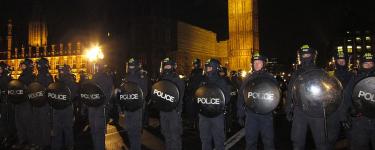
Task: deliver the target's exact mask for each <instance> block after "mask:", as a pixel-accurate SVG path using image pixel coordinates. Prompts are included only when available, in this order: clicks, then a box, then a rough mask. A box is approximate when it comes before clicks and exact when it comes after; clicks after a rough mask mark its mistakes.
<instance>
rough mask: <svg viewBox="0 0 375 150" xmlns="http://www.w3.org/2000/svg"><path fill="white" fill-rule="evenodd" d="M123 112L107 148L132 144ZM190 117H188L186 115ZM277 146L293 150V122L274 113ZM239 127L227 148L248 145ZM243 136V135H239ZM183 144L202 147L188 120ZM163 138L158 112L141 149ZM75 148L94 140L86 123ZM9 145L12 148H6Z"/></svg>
mask: <svg viewBox="0 0 375 150" xmlns="http://www.w3.org/2000/svg"><path fill="white" fill-rule="evenodd" d="M123 120H124V116H121V117H120V121H119V122H120V124H118V125H108V127H107V134H106V148H107V149H108V150H127V149H128V148H129V147H128V145H129V140H128V138H127V132H126V131H125V130H124V127H125V126H126V125H125V124H123V122H124V121H123ZM185 120H188V119H185ZM274 126H275V146H276V149H278V150H290V149H292V147H291V141H290V140H289V139H290V138H289V137H290V134H289V133H290V123H289V122H288V121H286V120H285V116H283V115H280V116H275V118H274ZM238 131H240V128H239V127H237V126H234V127H233V130H232V131H231V132H230V133H228V134H227V139H229V140H228V141H238V142H229V143H226V144H227V145H226V146H227V148H228V149H230V150H241V149H244V148H245V140H244V138H240V140H237V139H239V138H238V137H235V138H234V137H232V136H233V135H243V133H241V132H238ZM240 137H241V136H240ZM182 139H183V148H184V150H191V149H194V150H199V149H201V143H200V139H199V132H198V131H197V130H196V129H193V128H190V127H188V122H184V134H183V136H182ZM163 141H164V139H163V136H162V135H161V133H160V125H159V121H158V118H157V116H152V117H151V118H150V119H149V126H148V127H146V128H144V130H143V133H142V149H144V150H163V149H165V147H164V142H163ZM347 143H348V142H347V141H345V140H341V141H339V142H338V144H337V146H336V147H337V149H338V150H345V147H346V146H347ZM75 144H76V145H75V149H77V150H90V149H93V148H92V141H91V138H90V130H89V128H88V127H86V128H85V127H84V125H83V123H77V124H76V126H75ZM7 149H9V148H7ZM259 149H262V144H261V143H260V144H259ZM306 150H314V145H313V140H312V139H311V136H310V137H309V138H307V149H306Z"/></svg>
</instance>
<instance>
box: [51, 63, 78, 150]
mask: <svg viewBox="0 0 375 150" xmlns="http://www.w3.org/2000/svg"><path fill="white" fill-rule="evenodd" d="M58 72H59V74H58V78H57V81H56V82H62V83H64V85H66V86H67V87H68V88H69V89H70V92H71V99H74V98H75V97H76V96H77V93H78V85H77V84H76V83H75V80H76V79H75V76H74V75H73V74H72V72H71V69H70V67H69V66H68V65H66V64H64V65H61V66H59V68H58ZM52 115H53V116H52V143H51V148H52V150H60V149H61V148H63V147H65V149H69V150H72V149H74V135H73V124H74V115H73V104H71V105H69V106H67V107H65V108H63V109H55V108H53V109H52Z"/></svg>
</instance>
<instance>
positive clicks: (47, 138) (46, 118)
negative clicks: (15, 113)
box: [31, 104, 51, 147]
mask: <svg viewBox="0 0 375 150" xmlns="http://www.w3.org/2000/svg"><path fill="white" fill-rule="evenodd" d="M31 111H32V119H31V128H32V132H31V133H32V141H31V142H32V143H33V144H36V145H39V146H41V147H46V146H48V145H50V143H51V116H50V107H49V105H47V104H46V105H44V106H42V107H31Z"/></svg>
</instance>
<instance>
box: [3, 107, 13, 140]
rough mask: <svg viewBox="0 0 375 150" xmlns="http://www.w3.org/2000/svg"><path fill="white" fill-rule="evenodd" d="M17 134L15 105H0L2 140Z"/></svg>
mask: <svg viewBox="0 0 375 150" xmlns="http://www.w3.org/2000/svg"><path fill="white" fill-rule="evenodd" d="M15 133H16V126H15V120H14V105H13V104H11V103H8V102H6V101H3V102H1V103H0V140H1V139H3V138H8V137H11V136H13V135H15Z"/></svg>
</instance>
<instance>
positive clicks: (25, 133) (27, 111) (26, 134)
mask: <svg viewBox="0 0 375 150" xmlns="http://www.w3.org/2000/svg"><path fill="white" fill-rule="evenodd" d="M14 115H15V124H16V128H17V137H18V143H19V144H22V143H29V142H31V139H32V137H31V130H32V129H31V128H30V127H31V126H30V118H31V106H30V104H29V103H28V102H24V103H21V104H16V105H15V106H14Z"/></svg>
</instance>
